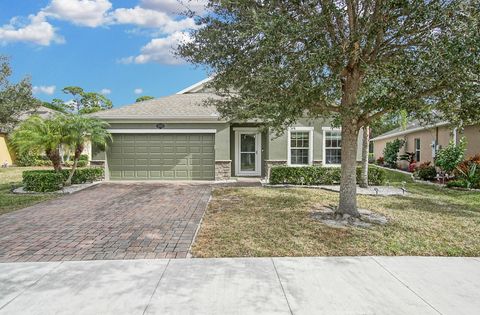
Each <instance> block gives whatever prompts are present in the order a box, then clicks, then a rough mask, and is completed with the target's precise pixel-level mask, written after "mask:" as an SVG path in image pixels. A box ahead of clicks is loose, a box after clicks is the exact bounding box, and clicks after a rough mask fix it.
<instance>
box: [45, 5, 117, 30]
mask: <svg viewBox="0 0 480 315" xmlns="http://www.w3.org/2000/svg"><path fill="white" fill-rule="evenodd" d="M111 8H112V3H111V2H110V1H108V0H52V2H51V3H50V4H49V5H48V6H47V7H46V8H44V9H43V10H42V12H44V13H45V14H46V15H48V16H50V17H53V18H56V19H59V20H65V21H69V22H71V23H73V24H77V25H81V26H88V27H97V26H101V25H103V24H105V23H107V21H108V16H107V12H108V11H109V10H110V9H111Z"/></svg>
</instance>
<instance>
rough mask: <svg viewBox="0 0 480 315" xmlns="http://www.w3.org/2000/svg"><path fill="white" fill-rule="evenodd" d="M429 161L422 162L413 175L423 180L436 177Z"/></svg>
mask: <svg viewBox="0 0 480 315" xmlns="http://www.w3.org/2000/svg"><path fill="white" fill-rule="evenodd" d="M430 164H431V162H424V163H422V164H420V166H419V167H418V168H417V169H416V170H415V176H416V177H418V178H420V179H423V180H432V179H435V178H436V177H437V170H436V169H435V166H433V165H430Z"/></svg>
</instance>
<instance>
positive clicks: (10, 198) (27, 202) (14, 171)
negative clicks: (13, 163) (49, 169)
mask: <svg viewBox="0 0 480 315" xmlns="http://www.w3.org/2000/svg"><path fill="white" fill-rule="evenodd" d="M33 169H45V168H39V167H11V168H7V169H0V215H2V214H4V213H8V212H11V211H15V210H18V209H22V208H25V207H28V206H31V205H34V204H36V203H39V202H42V201H46V200H50V199H53V198H55V197H58V195H54V194H13V193H12V192H11V189H12V187H19V186H21V182H22V172H23V171H25V170H33Z"/></svg>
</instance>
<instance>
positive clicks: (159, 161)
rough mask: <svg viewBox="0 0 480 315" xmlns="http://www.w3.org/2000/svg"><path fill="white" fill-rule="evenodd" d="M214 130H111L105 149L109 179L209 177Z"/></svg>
mask: <svg viewBox="0 0 480 315" xmlns="http://www.w3.org/2000/svg"><path fill="white" fill-rule="evenodd" d="M214 145H215V135H214V134H114V135H113V143H112V145H111V146H110V147H109V150H108V154H107V156H108V167H109V171H110V179H112V180H122V179H124V180H129V179H132V180H142V179H147V180H166V179H175V180H190V179H199V180H200V179H202V180H211V179H214V178H215V152H214Z"/></svg>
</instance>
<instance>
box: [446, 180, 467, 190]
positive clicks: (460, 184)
mask: <svg viewBox="0 0 480 315" xmlns="http://www.w3.org/2000/svg"><path fill="white" fill-rule="evenodd" d="M447 187H448V188H467V182H466V181H464V180H452V181H449V182H447Z"/></svg>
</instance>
